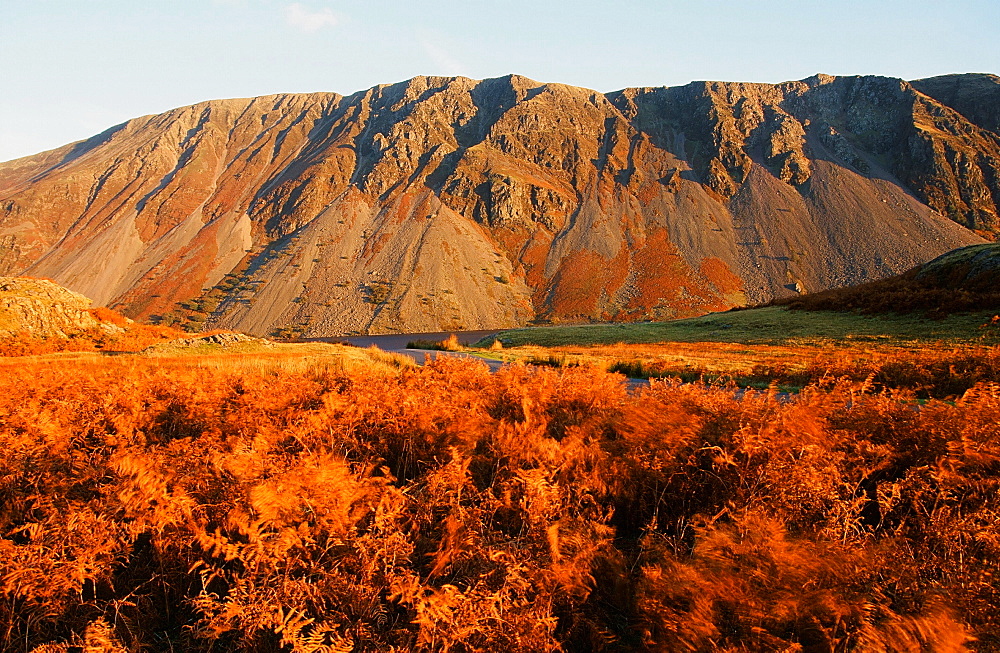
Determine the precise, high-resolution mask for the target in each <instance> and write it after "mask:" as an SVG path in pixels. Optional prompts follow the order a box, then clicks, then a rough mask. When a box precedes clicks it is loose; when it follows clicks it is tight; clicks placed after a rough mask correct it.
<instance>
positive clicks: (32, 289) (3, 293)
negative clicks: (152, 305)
mask: <svg viewBox="0 0 1000 653" xmlns="http://www.w3.org/2000/svg"><path fill="white" fill-rule="evenodd" d="M92 329H100V330H103V331H106V332H108V333H118V332H122V331H124V329H123V328H122V327H121V326H118V325H115V324H112V323H109V322H105V321H102V320H100V319H98V317H97V316H96V315H95V314H94V312H93V311H92V310H91V301H90V300H89V299H87V298H86V297H84V296H83V295H81V294H79V293H75V292H73V291H71V290H67V289H65V288H63V287H62V286H60V285H58V284H56V283H54V282H52V281H48V280H45V279H24V278H18V277H0V337H5V336H12V335H17V334H21V333H26V334H29V335H32V336H37V337H46V338H47V337H57V338H66V337H68V336H69V335H71V334H75V333H80V332H84V331H88V330H92Z"/></svg>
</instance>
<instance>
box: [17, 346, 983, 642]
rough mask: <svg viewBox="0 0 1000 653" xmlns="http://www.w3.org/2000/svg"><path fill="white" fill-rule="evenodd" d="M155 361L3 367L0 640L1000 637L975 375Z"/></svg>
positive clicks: (892, 639)
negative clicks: (798, 389) (775, 376)
mask: <svg viewBox="0 0 1000 653" xmlns="http://www.w3.org/2000/svg"><path fill="white" fill-rule="evenodd" d="M161 363H162V361H159V360H158V361H155V362H153V361H143V360H136V359H131V360H128V361H122V360H120V359H116V360H111V361H101V362H96V363H95V362H90V363H88V362H80V363H77V364H74V365H69V366H65V367H63V368H56V367H53V366H47V365H41V364H37V365H32V364H20V365H17V366H14V365H6V366H4V367H3V376H2V381H0V383H2V387H0V448H2V450H3V452H4V455H3V457H0V624H2V626H3V630H2V631H0V647H2V648H4V649H10V650H31V649H33V648H35V647H38V648H37V650H40V651H68V650H71V647H81V648H85V650H93V651H98V650H103V651H116V650H138V649H146V650H162V651H168V650H174V651H176V650H187V651H209V650H215V651H219V650H255V651H267V650H274V651H277V650H292V651H351V650H354V651H409V650H427V651H455V652H457V651H482V650H489V651H496V650H509V651H560V650H562V651H586V650H597V651H601V650H603V651H640V650H642V651H685V650H688V651H702V650H706V651H707V650H721V651H787V650H802V651H846V650H856V651H911V650H926V651H961V650H966V647H967V645H969V644H970V642H972V641H973V638H976V642H975V646H976V647H978V649H979V650H993V649H996V648H997V647H1000V638H998V635H997V633H998V632H1000V616H998V615H1000V591H998V589H997V583H996V582H995V577H994V574H995V568H996V560H997V559H998V553H1000V508H998V504H997V501H996V496H997V493H998V490H1000V487H998V483H1000V437H998V436H1000V433H998V430H1000V388H998V387H997V386H995V385H990V384H982V385H979V386H976V387H974V388H972V389H971V390H970V391H968V392H966V393H965V394H964V395H963V396H962V397H961V398H960V399H959V400H958V401H955V402H952V403H943V402H937V401H930V402H929V403H928V404H927V405H926V406H924V407H923V408H920V409H917V408H915V407H914V406H913V405H912V403H907V402H906V401H901V400H906V399H908V398H911V397H912V394H906V393H901V392H883V393H876V394H872V393H871V391H870V388H867V387H863V386H862V385H861V384H856V383H851V382H847V381H843V382H827V385H826V386H825V387H822V388H820V387H817V386H811V387H809V388H807V389H806V390H805V391H804V392H803V393H802V396H801V397H800V398H799V400H797V401H795V402H784V401H781V400H779V398H778V397H776V396H775V395H774V394H768V393H748V394H746V395H743V396H742V397H737V396H736V395H735V394H734V393H733V391H732V390H731V389H727V388H718V387H706V386H702V385H680V384H677V383H672V382H656V383H654V384H653V385H652V386H651V387H649V388H648V389H646V390H643V391H640V392H638V393H635V394H630V393H628V392H627V391H626V389H625V387H624V384H623V383H622V380H621V377H620V376H616V375H609V374H606V373H604V372H600V371H595V370H593V369H588V368H584V367H581V368H570V369H566V370H555V369H551V368H528V367H522V366H512V367H509V368H506V369H504V370H503V371H501V372H500V373H498V374H495V375H490V374H489V373H488V372H487V370H486V368H485V366H483V365H481V364H478V363H475V362H469V361H459V360H452V359H447V358H439V359H437V360H436V361H434V362H432V363H430V364H428V365H427V366H426V367H423V368H418V369H413V368H404V369H401V370H399V371H398V372H397V373H395V374H385V373H373V372H372V373H370V372H365V371H363V370H354V371H352V370H345V369H335V368H331V367H325V368H318V367H317V368H311V369H309V368H307V369H297V370H287V369H282V368H268V369H253V368H246V367H242V368H240V367H227V366H223V365H219V366H204V365H203V366H197V365H194V364H189V365H187V366H185V365H184V364H183V363H182V362H181V361H179V360H178V361H175V362H174V363H173V364H171V365H170V366H168V367H167V368H163V367H160V365H161ZM75 650H79V648H78V649H75Z"/></svg>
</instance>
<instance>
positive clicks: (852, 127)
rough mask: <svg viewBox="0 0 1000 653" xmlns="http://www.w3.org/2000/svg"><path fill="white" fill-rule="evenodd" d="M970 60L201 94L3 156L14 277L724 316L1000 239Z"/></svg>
mask: <svg viewBox="0 0 1000 653" xmlns="http://www.w3.org/2000/svg"><path fill="white" fill-rule="evenodd" d="M946 81H947V83H946V82H945V81H942V80H941V79H938V78H932V79H931V80H917V81H915V82H913V84H914V86H913V87H911V86H910V85H909V84H907V83H906V82H903V81H902V80H899V79H893V78H884V77H834V76H829V75H820V74H817V75H814V76H812V77H809V78H806V79H805V80H801V81H797V82H786V83H782V84H757V83H744V82H692V83H691V84H688V85H685V86H681V87H659V88H638V89H624V90H622V91H618V92H614V93H607V94H602V93H598V92H596V91H593V90H590V89H583V88H579V87H574V86H567V85H563V84H554V83H540V82H537V81H534V80H531V79H528V78H526V77H522V76H519V75H506V76H503V77H497V78H491V79H485V80H473V79H469V78H466V77H440V76H420V77H415V78H413V79H410V80H405V81H402V82H398V83H395V84H388V85H382V86H376V87H372V88H370V89H368V90H365V91H360V92H358V93H354V94H352V95H349V96H341V95H337V94H335V93H306V94H279V95H270V96H264V97H258V98H244V99H231V100H215V101H209V102H203V103H199V104H195V105H191V106H188V107H181V108H178V109H174V110H172V111H168V112H165V113H163V114H158V115H154V116H145V117H142V118H137V119H134V120H131V121H129V122H127V123H124V124H123V125H120V126H118V127H116V128H113V129H112V130H108V131H107V132H105V133H104V134H102V135H100V136H98V137H95V138H93V139H90V140H88V141H84V142H83V143H80V144H75V145H70V146H66V147H64V148H60V149H58V150H54V151H52V152H49V153H43V154H41V155H37V156H36V157H29V158H26V159H21V160H18V161H15V162H10V163H7V164H0V274H17V273H21V272H24V271H28V272H29V273H31V274H35V275H39V276H48V277H51V278H54V279H56V280H57V281H59V282H61V283H64V284H66V285H67V286H68V287H70V288H72V289H74V290H77V291H80V292H83V293H84V294H87V295H88V296H91V297H93V298H94V299H95V300H96V301H98V302H101V303H109V304H112V305H115V306H118V307H121V308H122V310H124V311H125V312H126V313H127V314H129V315H131V316H136V317H142V318H156V319H160V320H166V321H171V320H176V319H181V318H183V319H186V320H188V321H191V322H192V323H195V324H201V323H207V324H208V325H211V326H221V327H226V328H237V329H241V330H246V331H251V332H254V333H261V334H266V333H269V332H271V331H273V330H275V329H283V330H286V331H287V330H289V329H290V330H291V331H293V332H296V333H304V334H307V335H332V334H340V333H347V332H352V331H354V332H385V331H393V330H410V331H422V330H423V331H435V330H443V329H458V328H492V327H506V326H514V325H519V324H524V323H525V322H527V321H529V320H573V321H580V320H585V321H586V320H603V319H612V318H613V319H624V320H629V319H664V318H669V317H675V316H684V315H693V314H698V313H702V312H705V311H710V310H723V309H726V308H730V307H732V306H738V305H742V304H745V303H748V302H751V303H752V302H759V301H766V300H768V299H770V298H772V297H775V296H781V295H786V294H789V293H794V292H797V291H799V290H801V289H803V288H807V289H810V290H814V289H819V288H825V287H830V286H835V285H842V284H846V283H852V282H857V281H862V280H867V279H871V278H876V277H880V276H886V275H889V274H892V273H894V272H899V271H901V270H903V269H906V268H909V267H912V266H913V265H916V264H918V263H921V262H924V261H926V260H929V259H930V258H933V257H934V256H937V255H939V254H941V253H943V252H945V251H947V250H950V249H952V248H954V247H957V246H960V245H966V244H972V243H976V242H980V241H981V238H980V235H986V236H990V237H992V236H993V235H994V234H997V233H1000V219H998V217H997V202H998V201H1000V190H998V189H997V188H996V182H995V180H996V179H998V178H1000V171H998V166H1000V163H997V162H1000V137H998V136H997V131H996V129H995V128H993V127H991V125H992V124H993V123H991V122H990V121H991V120H993V117H994V115H995V114H994V113H990V112H991V111H995V107H996V106H997V105H996V103H994V104H993V105H990V106H992V107H994V109H991V108H990V106H985V105H984V103H986V102H987V101H988V100H990V98H992V97H993V96H992V95H991V94H990V93H991V91H990V90H989V89H991V88H993V87H994V86H996V85H995V84H994V85H993V86H990V83H989V80H988V79H985V80H984V79H983V78H980V77H978V76H972V77H970V78H969V79H967V80H964V81H963V80H960V81H959V82H957V83H956V82H955V81H954V80H952V79H950V78H949V79H948V80H946ZM914 89H916V90H914ZM918 91H919V92H918ZM991 180H992V181H991ZM977 234H978V235H977ZM286 331H283V332H286Z"/></svg>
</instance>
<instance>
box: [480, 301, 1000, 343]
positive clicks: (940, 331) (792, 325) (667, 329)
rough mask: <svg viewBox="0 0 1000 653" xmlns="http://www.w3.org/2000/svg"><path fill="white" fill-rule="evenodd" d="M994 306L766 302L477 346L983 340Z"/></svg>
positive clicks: (516, 332)
mask: <svg viewBox="0 0 1000 653" xmlns="http://www.w3.org/2000/svg"><path fill="white" fill-rule="evenodd" d="M992 316H993V313H992V312H980V313H967V314H960V315H951V316H949V317H947V318H945V319H942V320H928V319H925V318H923V317H920V316H917V315H880V316H866V315H857V314H853V313H840V312H833V311H824V312H807V311H790V310H787V309H784V308H781V307H775V306H772V307H766V308H756V309H748V310H744V311H730V312H726V313H712V314H709V315H704V316H701V317H695V318H689V319H686V320H673V321H670V322H642V323H634V324H587V325H578V326H553V327H535V328H530V329H513V330H510V331H504V332H503V333H500V334H498V335H497V336H495V337H491V338H488V339H484V340H482V341H480V342H478V343H476V346H480V347H485V346H489V345H490V344H491V343H492V342H493V340H495V339H499V340H500V342H502V343H503V345H504V347H516V346H521V345H539V346H542V347H556V346H562V345H605V344H615V343H630V344H646V343H656V342H731V343H741V344H761V345H780V344H796V345H810V344H817V345H820V344H822V345H828V344H831V343H832V342H837V341H841V342H845V343H857V342H877V343H882V344H907V343H911V342H945V343H955V344H960V343H967V342H976V341H980V340H981V339H982V337H983V333H984V330H983V329H982V328H980V327H981V326H982V325H983V324H984V323H986V322H988V321H989V319H990V318H991V317H992Z"/></svg>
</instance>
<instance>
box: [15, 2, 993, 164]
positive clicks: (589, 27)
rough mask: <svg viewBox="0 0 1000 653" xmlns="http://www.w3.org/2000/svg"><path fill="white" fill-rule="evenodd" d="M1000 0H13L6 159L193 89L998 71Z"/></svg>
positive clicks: (215, 95) (195, 95)
mask: <svg viewBox="0 0 1000 653" xmlns="http://www.w3.org/2000/svg"><path fill="white" fill-rule="evenodd" d="M998 26H1000V3H993V2H990V1H989V0H965V1H961V2H955V3H950V4H949V5H947V6H942V5H940V4H938V3H931V2H902V1H900V0H883V1H880V2H871V3H864V2H856V1H844V2H836V3H809V4H806V5H802V4H801V3H795V2H789V1H785V0H782V1H780V2H769V3H767V6H766V7H765V8H761V7H760V3H753V2H746V1H740V0H723V1H719V2H697V3H690V4H684V3H680V2H674V1H670V2H648V1H641V0H633V1H630V2H621V3H617V4H616V5H614V6H611V5H608V4H606V3H601V2H596V1H593V0H586V1H582V2H578V3H575V4H574V5H573V6H572V7H571V9H569V10H567V9H566V8H565V7H563V6H560V5H559V4H558V3H554V2H542V3H530V2H527V1H525V0H514V1H512V2H508V3H506V4H504V5H503V6H502V7H498V6H497V5H495V4H491V3H486V2H479V1H476V2H458V1H457V0H447V1H440V2H434V3H429V4H423V5H420V6H403V7H399V6H396V5H394V4H393V3H390V2H388V1H387V0H373V1H372V2H368V3H364V4H360V3H351V2H325V1H322V0H308V1H304V2H285V1H279V0H210V1H200V2H199V1H195V0H186V1H181V2H175V3H171V4H170V5H166V4H162V3H156V2H146V3H141V4H137V3H127V2H123V1H122V0H93V1H91V2H81V1H79V0H34V1H26V0H12V1H9V2H7V3H4V7H3V8H2V9H0V70H3V71H4V77H5V81H6V84H5V86H6V87H7V89H6V91H7V92H6V93H5V94H4V96H3V97H2V99H0V161H7V160H10V159H14V158H19V157H22V156H28V155H31V154H34V153H37V152H40V151H44V150H48V149H52V148H55V147H59V146H61V145H64V144H66V143H69V142H72V141H76V140H80V139H84V138H87V137H89V136H92V135H94V134H97V133H100V132H101V131H104V130H105V129H107V128H109V127H111V126H113V125H116V124H119V123H121V122H123V121H125V120H128V119H131V118H135V117H138V116H141V115H147V114H152V113H160V112H162V111H166V110H169V109H172V108H175V107H178V106H184V105H188V104H193V103H196V102H200V101H204V100H211V99H219V98H228V97H249V96H256V95H268V94H272V93H285V92H288V93H295V92H317V91H332V92H337V93H340V94H343V95H349V94H351V93H354V92H357V91H361V90H364V89H367V88H370V87H372V86H375V85H378V84H386V83H394V82H398V81H402V80H405V79H409V78H412V77H415V76H417V75H444V76H452V75H464V76H467V77H472V78H475V79H482V78H488V77H498V76H502V75H505V74H509V73H516V74H520V75H524V76H526V77H530V78H532V79H536V80H538V81H541V82H558V83H564V84H572V85H575V86H583V87H587V88H592V89H595V90H598V91H601V92H608V91H613V90H618V89H621V88H625V87H631V86H675V85H680V84H686V83H688V82H691V81H694V80H706V79H709V80H722V81H751V82H772V83H773V82H780V81H788V80H793V79H802V78H805V77H808V76H810V75H813V74H816V73H826V74H833V75H865V74H879V75H886V76H891V77H900V78H903V79H915V78H920V77H929V76H934V75H939V74H947V73H959V72H984V73H994V74H996V73H998V72H1000V48H998V47H997V46H996V43H997V42H1000V27H998Z"/></svg>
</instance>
